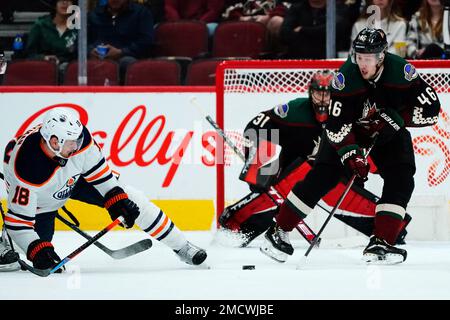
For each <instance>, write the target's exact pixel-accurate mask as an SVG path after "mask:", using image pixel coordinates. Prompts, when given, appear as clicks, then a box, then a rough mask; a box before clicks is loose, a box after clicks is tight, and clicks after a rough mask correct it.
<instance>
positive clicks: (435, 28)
mask: <svg viewBox="0 0 450 320" xmlns="http://www.w3.org/2000/svg"><path fill="white" fill-rule="evenodd" d="M443 11H444V7H443V5H441V3H440V1H439V0H423V2H422V5H421V7H420V9H419V11H417V12H416V14H414V15H413V16H412V18H411V21H410V22H409V31H408V35H407V42H408V57H410V58H413V59H433V58H438V59H440V58H441V57H442V55H443V53H444V50H443V47H444V40H443V35H442V26H443Z"/></svg>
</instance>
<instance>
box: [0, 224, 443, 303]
mask: <svg viewBox="0 0 450 320" xmlns="http://www.w3.org/2000/svg"><path fill="white" fill-rule="evenodd" d="M186 235H187V237H188V239H189V240H191V241H192V242H193V243H194V244H196V245H199V246H202V247H205V248H206V249H207V251H208V255H209V256H208V259H207V262H208V265H209V266H210V267H211V269H201V268H198V267H193V266H188V265H185V264H184V263H182V262H180V261H179V260H178V257H177V256H176V255H175V254H174V253H173V252H172V251H171V250H170V249H169V248H167V247H165V246H164V245H162V244H160V243H157V242H156V241H155V243H154V246H153V247H152V248H151V249H149V250H148V251H146V252H143V253H140V254H138V255H136V256H133V257H130V258H127V259H124V260H113V259H112V258H110V257H109V256H107V255H106V254H105V253H103V252H102V251H100V250H99V249H98V248H96V247H94V246H91V247H90V248H88V249H87V250H86V251H84V252H83V253H81V254H80V255H79V256H77V257H76V258H75V259H74V260H72V261H70V262H69V263H68V264H67V269H68V270H67V272H66V273H65V274H55V275H50V276H49V277H48V278H39V277H37V276H35V275H33V274H31V273H28V272H24V271H19V272H9V273H0V281H1V290H0V299H55V298H56V299H157V300H160V299H162V300H169V299H170V300H178V299H183V300H184V299H194V300H203V299H214V300H215V299H251V300H253V299H275V300H276V299H285V300H291V299H295V300H301V299H449V298H450V242H418V241H409V242H408V244H407V245H406V246H405V248H406V249H407V250H408V259H407V261H406V262H405V263H403V264H400V265H395V266H367V265H365V264H364V263H363V262H362V261H361V260H360V259H361V253H362V250H363V248H364V244H365V242H366V241H367V240H366V239H362V241H359V243H358V242H354V244H355V245H354V246H350V247H347V245H348V243H347V244H346V245H345V246H346V247H345V248H342V247H339V246H338V245H336V242H335V243H328V244H327V243H326V240H324V243H322V245H321V247H320V248H318V249H317V248H315V249H313V251H312V252H311V253H310V255H309V257H308V259H307V263H306V265H305V266H304V267H303V268H302V269H301V270H298V269H297V268H296V267H297V264H298V262H299V260H300V258H301V257H302V256H303V254H304V253H305V250H306V248H307V245H306V242H305V241H303V240H300V239H299V240H295V241H294V242H293V244H294V247H295V248H296V251H295V253H294V255H293V256H292V257H290V259H289V260H288V262H286V263H285V264H280V263H277V262H275V261H272V260H270V259H269V258H268V257H266V256H264V255H263V254H261V253H260V252H259V244H260V243H261V241H262V240H261V239H256V240H255V241H254V242H253V243H252V244H251V246H250V247H248V248H232V247H225V246H221V245H219V244H217V243H216V242H212V240H213V234H212V233H210V232H186ZM144 237H145V235H144V234H143V233H141V232H137V231H136V232H135V231H133V232H111V233H110V234H107V235H105V236H104V238H102V239H101V242H102V243H103V244H105V245H106V246H108V247H110V248H112V249H118V248H121V247H123V246H126V245H128V244H131V243H133V242H135V241H138V240H140V239H143V238H144ZM360 240H361V239H360ZM83 241H84V240H83V239H81V238H80V237H79V236H78V235H77V234H75V233H73V232H63V231H61V232H57V233H56V234H55V238H54V241H53V242H54V245H55V247H56V250H57V252H58V253H59V254H60V256H61V257H62V256H65V255H67V254H69V253H70V252H71V251H73V250H74V249H75V248H76V247H78V246H79V245H81V244H82V243H83ZM347 241H349V240H347ZM243 265H255V266H256V269H255V270H242V266H243Z"/></svg>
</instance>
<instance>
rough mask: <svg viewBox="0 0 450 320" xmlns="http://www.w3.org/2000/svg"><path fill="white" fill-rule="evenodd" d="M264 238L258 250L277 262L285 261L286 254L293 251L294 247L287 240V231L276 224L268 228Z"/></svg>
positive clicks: (290, 253)
mask: <svg viewBox="0 0 450 320" xmlns="http://www.w3.org/2000/svg"><path fill="white" fill-rule="evenodd" d="M264 237H265V239H264V242H263V244H262V245H261V247H260V251H261V252H262V253H264V254H265V255H266V256H268V257H270V258H272V259H273V260H275V261H278V262H286V260H287V258H288V255H290V256H291V255H292V254H293V253H294V248H293V247H292V245H291V243H290V241H289V234H288V232H286V231H284V230H283V229H281V228H280V227H278V226H277V225H275V226H273V227H271V228H269V230H267V232H266V233H265V235H264Z"/></svg>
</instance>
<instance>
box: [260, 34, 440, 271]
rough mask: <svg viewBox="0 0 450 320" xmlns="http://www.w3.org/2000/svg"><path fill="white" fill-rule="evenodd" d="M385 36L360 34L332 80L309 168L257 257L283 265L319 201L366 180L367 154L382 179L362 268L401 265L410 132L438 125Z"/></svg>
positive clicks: (430, 93)
mask: <svg viewBox="0 0 450 320" xmlns="http://www.w3.org/2000/svg"><path fill="white" fill-rule="evenodd" d="M386 48H387V41H386V35H385V33H384V32H383V31H382V30H380V29H368V28H366V29H363V30H362V31H361V32H360V33H359V34H358V36H357V37H356V39H355V40H354V41H353V50H352V53H351V56H350V57H349V59H348V60H347V61H346V62H345V64H344V65H343V66H342V67H341V68H340V70H339V72H338V73H337V74H336V75H335V77H334V79H333V83H332V86H333V90H332V94H331V99H332V101H331V104H330V110H329V119H328V121H327V126H326V130H325V134H324V136H323V138H322V141H321V145H320V147H319V152H318V155H317V157H316V161H315V162H314V167H313V168H312V170H311V171H310V172H309V173H308V174H307V176H306V177H305V179H304V180H303V181H301V182H299V183H298V184H297V185H295V187H294V188H293V189H292V191H291V192H290V193H289V195H288V196H287V200H286V201H285V202H284V203H283V204H282V206H281V208H280V212H279V214H278V215H277V217H276V225H275V226H274V227H272V228H270V229H269V230H268V231H267V232H266V234H265V241H264V243H263V245H262V246H261V251H262V252H263V253H265V254H266V255H268V256H270V257H271V258H273V259H275V260H277V261H280V262H284V261H286V259H287V257H288V255H292V254H293V252H294V249H293V247H292V245H291V244H290V242H289V234H288V232H290V231H291V230H292V229H293V228H294V227H295V226H296V225H297V223H298V222H299V221H300V220H301V219H304V218H305V217H306V216H307V215H308V214H309V213H310V212H311V211H312V210H313V208H314V206H315V205H316V204H317V202H318V201H319V199H320V198H322V197H323V196H324V195H325V194H326V193H327V192H328V191H329V190H331V189H332V188H333V187H334V186H335V185H336V184H337V183H338V181H339V179H340V177H341V175H342V174H344V173H345V172H348V173H350V174H354V175H355V176H356V177H357V178H358V179H361V180H366V179H367V175H368V172H369V164H368V162H367V160H366V158H365V151H364V149H365V148H368V147H369V146H370V145H372V144H373V143H374V147H373V149H372V151H371V153H370V156H371V158H372V160H373V162H374V164H375V165H376V166H377V169H378V172H379V174H380V176H381V177H382V179H383V190H382V196H381V198H380V199H379V201H378V203H377V206H376V208H375V211H376V216H375V223H374V230H373V234H372V236H371V238H370V240H369V244H368V245H367V247H366V248H365V249H364V252H363V259H364V260H365V261H366V262H367V263H385V264H394V263H401V262H403V261H405V260H406V256H407V253H406V250H403V249H400V248H397V247H395V246H394V242H395V239H396V238H397V236H398V234H399V232H400V228H401V225H402V221H403V218H404V216H405V214H406V208H407V205H408V202H409V200H410V198H411V195H412V192H413V190H414V173H415V169H416V168H415V159H414V151H413V145H412V140H411V135H410V133H409V131H408V130H407V129H406V128H407V127H423V126H431V125H434V124H435V123H437V121H438V114H439V110H440V103H439V99H438V96H437V94H436V93H435V91H434V90H433V88H432V87H431V86H430V85H428V84H427V83H426V82H425V81H424V80H422V79H421V77H420V75H419V74H418V73H417V71H416V69H415V68H414V66H413V65H411V64H409V63H408V62H407V61H405V60H404V59H402V58H400V57H398V56H396V55H393V54H390V53H387V52H386Z"/></svg>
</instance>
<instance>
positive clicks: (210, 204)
mask: <svg viewBox="0 0 450 320" xmlns="http://www.w3.org/2000/svg"><path fill="white" fill-rule="evenodd" d="M64 90H67V89H64ZM64 90H63V89H52V90H51V92H45V90H44V91H41V92H39V91H37V90H26V91H23V92H21V91H20V90H11V89H10V90H8V91H6V90H3V91H2V90H0V107H1V110H2V113H1V114H2V116H1V134H0V146H1V149H0V150H1V151H0V154H1V156H2V159H3V152H4V148H5V146H6V144H7V143H8V141H9V140H11V139H12V138H14V137H17V136H20V135H21V134H22V133H24V132H25V131H26V130H28V129H30V128H32V127H33V126H35V125H37V124H39V123H40V122H41V121H42V118H43V114H44V113H45V112H46V111H47V110H49V109H51V108H54V107H58V106H64V107H68V108H72V109H74V110H76V111H77V112H78V113H79V115H80V118H81V120H82V122H83V123H84V124H85V125H86V126H87V128H88V129H89V130H90V131H91V133H92V135H93V136H94V138H95V140H96V141H97V142H98V144H99V145H100V146H101V147H102V149H103V153H104V155H105V157H106V159H107V160H108V161H109V164H110V166H111V168H112V169H113V170H115V171H117V172H119V173H120V179H121V181H122V182H123V183H125V184H128V185H131V186H133V187H135V188H138V189H140V190H142V191H143V192H144V193H145V194H146V195H147V196H148V198H149V199H151V200H152V201H154V202H155V203H156V204H157V205H158V206H160V207H161V208H162V209H163V210H164V211H165V212H166V213H167V214H168V216H170V217H171V218H172V219H173V221H174V222H175V223H176V224H177V225H178V226H179V227H180V229H182V230H209V229H210V228H211V227H213V226H214V222H215V219H214V217H215V214H216V212H215V201H216V181H217V177H216V151H217V150H216V146H217V141H218V140H217V139H218V138H217V135H216V133H215V132H214V130H213V129H212V128H211V127H210V126H209V124H208V123H207V122H206V121H205V120H204V116H205V115H210V116H211V117H212V118H213V119H215V118H216V94H215V92H214V89H213V88H210V89H205V90H192V92H190V91H189V89H187V88H185V89H173V90H172V89H171V90H169V91H162V90H158V91H145V90H144V89H141V90H139V92H137V91H134V92H133V91H132V89H126V88H120V89H117V90H118V91H116V92H115V91H114V90H115V89H111V90H106V89H105V90H102V92H95V90H94V89H92V90H91V89H89V88H86V89H84V91H83V90H80V89H73V90H74V91H73V92H70V91H64ZM69 90H70V89H69ZM127 90H130V91H127ZM36 91H37V92H36ZM194 91H196V92H194ZM193 97H195V99H196V103H195V105H196V106H195V105H193V104H192V103H191V101H192V99H193ZM289 98H291V97H287V96H286V97H273V96H272V97H270V96H264V95H259V96H251V95H246V96H240V95H239V94H236V95H234V96H231V97H228V98H227V100H226V104H225V110H224V116H225V125H226V127H227V129H228V130H242V129H243V128H244V127H245V124H246V123H247V122H248V121H249V120H250V119H251V118H252V117H253V116H255V115H256V114H257V113H258V112H259V111H262V110H267V109H269V108H270V107H273V106H274V105H276V104H280V103H284V102H287V101H288V100H289ZM440 100H441V102H442V107H443V108H442V111H441V113H440V117H439V122H438V124H436V125H435V126H433V127H427V128H415V129H411V130H410V131H411V133H412V135H413V139H414V146H415V155H416V165H417V173H416V175H415V179H416V180H415V183H416V186H415V191H414V195H413V197H414V196H417V197H416V199H424V198H421V197H422V196H436V197H439V199H444V200H443V201H444V203H445V206H446V208H447V213H448V198H449V190H450V188H449V186H450V177H449V174H450V118H449V116H450V97H449V95H448V94H440ZM199 109H201V110H199ZM219 112H222V111H221V110H219ZM226 167H227V169H226V177H225V181H226V185H225V189H226V193H227V199H226V202H227V201H229V200H230V199H235V200H237V199H239V198H241V197H243V196H244V195H246V193H248V187H247V186H245V184H244V183H243V182H240V181H239V180H238V175H239V170H240V169H241V168H242V163H239V162H235V163H233V164H232V165H231V166H226ZM1 171H3V168H2V170H1ZM233 177H234V178H233ZM369 181H370V183H369V184H368V185H367V187H368V188H369V189H371V191H372V192H374V193H378V194H379V193H380V192H381V186H382V184H381V183H382V181H381V179H379V178H378V177H376V178H371V179H370V180H369ZM68 183H69V182H68ZM67 187H68V190H69V189H70V187H71V186H70V185H68V186H67ZM5 193H6V191H5V188H4V186H3V183H2V185H1V188H0V198H1V199H3V205H4V206H5V205H6V203H5V201H4V199H5V197H6V194H5ZM228 194H229V197H228ZM426 199H429V198H426ZM430 199H431V198H430ZM418 201H419V202H420V201H422V200H418ZM413 202H414V201H413ZM416 202H417V201H416ZM413 205H414V204H413ZM67 208H68V209H69V210H71V211H72V212H73V213H74V214H75V215H76V216H77V218H79V219H80V221H82V223H83V229H85V230H99V229H101V228H102V227H103V226H105V225H106V224H108V223H109V221H110V220H109V215H108V214H107V212H106V211H105V210H103V209H99V208H95V207H93V206H89V205H85V204H81V203H78V202H77V201H72V200H69V202H68V203H67ZM57 229H60V230H64V227H63V226H62V225H59V224H58V225H57Z"/></svg>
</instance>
